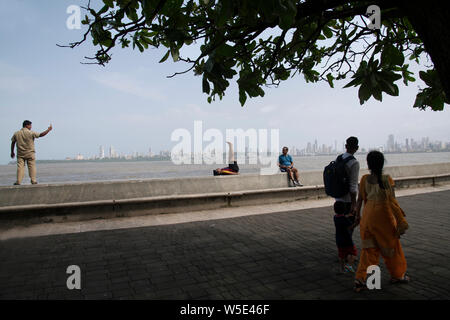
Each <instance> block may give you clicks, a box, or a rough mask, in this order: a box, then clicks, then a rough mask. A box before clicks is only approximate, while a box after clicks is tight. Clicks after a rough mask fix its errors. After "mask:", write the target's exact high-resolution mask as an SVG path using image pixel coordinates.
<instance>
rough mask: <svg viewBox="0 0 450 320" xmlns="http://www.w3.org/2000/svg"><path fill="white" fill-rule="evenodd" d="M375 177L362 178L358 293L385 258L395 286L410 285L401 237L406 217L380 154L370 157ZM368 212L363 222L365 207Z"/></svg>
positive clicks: (373, 152) (371, 154)
mask: <svg viewBox="0 0 450 320" xmlns="http://www.w3.org/2000/svg"><path fill="white" fill-rule="evenodd" d="M367 165H368V167H369V170H370V172H371V174H370V175H369V174H366V175H364V176H363V177H362V178H361V182H360V190H359V196H358V202H357V207H356V214H357V217H356V220H357V221H360V233H361V256H360V259H359V265H358V269H357V271H356V274H355V287H354V290H355V291H357V292H359V291H360V290H362V289H364V288H365V287H366V281H365V280H366V276H367V268H368V267H369V266H371V265H378V263H379V259H380V255H381V256H382V257H383V259H384V262H385V264H386V267H387V269H388V270H389V273H390V274H391V283H407V282H408V281H409V277H408V276H407V275H406V259H405V255H404V254H403V250H402V246H401V245H400V235H402V234H404V233H405V230H406V229H408V223H407V222H406V220H405V214H404V212H403V210H402V209H401V208H400V206H399V204H398V202H397V200H396V199H395V192H394V188H393V187H394V181H393V180H392V178H391V177H390V176H389V175H383V174H382V171H383V166H384V156H383V154H382V153H381V152H379V151H371V152H369V154H368V155H367ZM363 202H364V210H363V214H362V219H361V215H360V212H361V206H362V203H363Z"/></svg>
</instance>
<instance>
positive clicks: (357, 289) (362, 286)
mask: <svg viewBox="0 0 450 320" xmlns="http://www.w3.org/2000/svg"><path fill="white" fill-rule="evenodd" d="M365 289H367V286H366V284H365V283H364V282H363V281H361V280H355V285H354V287H353V291H355V292H361V291H362V290H365Z"/></svg>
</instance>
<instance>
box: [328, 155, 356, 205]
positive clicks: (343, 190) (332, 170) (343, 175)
mask: <svg viewBox="0 0 450 320" xmlns="http://www.w3.org/2000/svg"><path fill="white" fill-rule="evenodd" d="M352 159H355V157H354V156H349V157H347V158H345V159H342V154H341V155H340V156H338V157H337V158H336V160H335V161H331V162H330V164H329V165H327V166H326V167H325V169H324V170H323V184H324V185H325V192H326V194H327V195H329V196H330V197H333V198H340V197H342V196H345V195H346V194H347V193H348V192H349V191H350V183H349V176H348V172H347V169H346V168H345V166H346V164H347V162H349V161H350V160H352Z"/></svg>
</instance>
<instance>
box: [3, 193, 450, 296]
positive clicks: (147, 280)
mask: <svg viewBox="0 0 450 320" xmlns="http://www.w3.org/2000/svg"><path fill="white" fill-rule="evenodd" d="M399 202H400V204H401V206H402V208H403V209H404V211H405V212H406V215H407V216H406V218H407V220H408V222H409V225H410V230H408V231H407V233H406V235H405V236H403V237H402V240H401V242H402V246H403V248H404V251H405V255H406V259H407V262H408V266H409V270H408V272H409V274H410V275H411V278H412V281H411V283H410V284H408V285H397V286H393V285H390V284H389V274H388V272H387V270H386V268H385V266H384V264H383V262H382V259H381V260H380V268H381V273H382V289H381V290H373V291H369V290H367V291H365V292H361V293H360V294H356V293H354V292H353V291H352V281H353V277H352V275H351V274H338V273H337V270H338V260H337V249H336V245H335V242H334V224H333V220H332V216H333V212H332V208H331V207H323V208H313V209H303V210H298V211H290V212H277V213H270V214H264V215H253V216H243V217H236V218H231V219H221V220H214V221H198V222H189V223H183V224H174V225H160V226H151V227H139V228H129V229H117V230H105V231H91V232H83V233H76V234H62V235H50V236H41V237H33V238H21V239H10V240H4V241H1V242H0V261H1V263H0V284H1V285H0V299H276V300H278V299H364V300H367V299H368V300H379V299H449V298H450V270H449V268H448V263H449V259H448V257H449V256H450V239H449V237H448V234H449V232H450V205H449V204H450V191H441V192H434V193H427V194H417V195H413V196H406V197H401V198H399ZM353 239H354V241H355V244H356V246H357V247H358V248H359V247H360V240H359V229H357V230H356V231H355V233H354V236H353ZM69 265H79V266H80V267H81V276H82V289H81V290H68V289H67V287H66V280H67V277H68V276H69V275H68V274H66V268H67V267H68V266H69Z"/></svg>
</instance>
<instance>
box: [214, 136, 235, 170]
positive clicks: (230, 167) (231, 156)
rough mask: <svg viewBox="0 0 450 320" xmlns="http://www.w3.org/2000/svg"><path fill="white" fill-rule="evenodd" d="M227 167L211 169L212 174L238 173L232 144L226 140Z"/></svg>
mask: <svg viewBox="0 0 450 320" xmlns="http://www.w3.org/2000/svg"><path fill="white" fill-rule="evenodd" d="M227 143H228V159H229V161H228V167H226V168H221V169H219V168H217V169H215V170H213V174H214V175H215V176H227V175H236V174H239V166H238V164H237V161H236V160H235V159H234V151H233V144H232V143H231V142H228V141H227Z"/></svg>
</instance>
